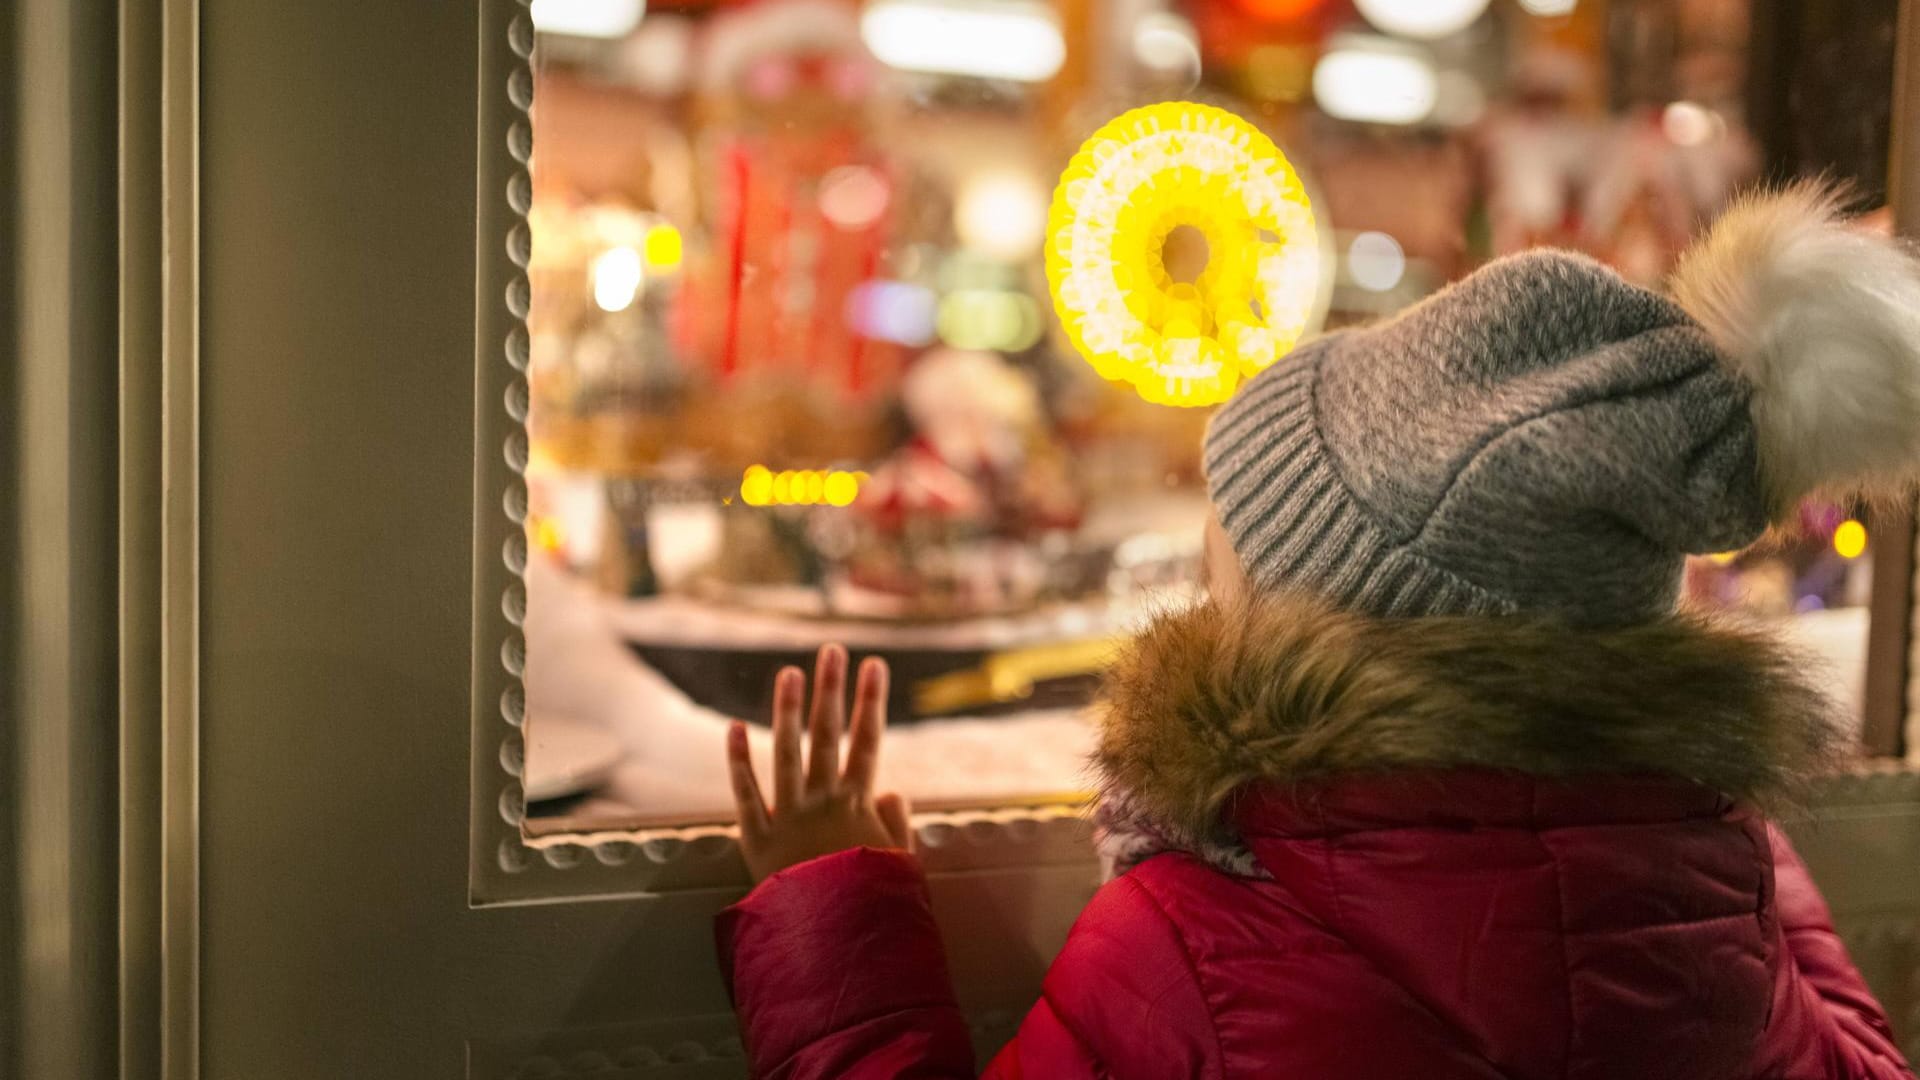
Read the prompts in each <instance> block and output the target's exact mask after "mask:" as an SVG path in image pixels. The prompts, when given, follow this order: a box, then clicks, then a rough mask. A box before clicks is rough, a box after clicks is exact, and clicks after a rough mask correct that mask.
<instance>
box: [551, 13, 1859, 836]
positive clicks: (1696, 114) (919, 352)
mask: <svg viewBox="0 0 1920 1080" xmlns="http://www.w3.org/2000/svg"><path fill="white" fill-rule="evenodd" d="M533 15H534V19H535V22H536V25H537V26H538V27H539V29H540V33H539V36H538V47H537V50H536V54H535V57H536V59H535V83H534V94H533V102H534V104H533V110H532V116H533V132H534V145H533V154H532V180H533V199H532V208H531V211H530V213H529V215H528V217H529V223H530V227H531V236H532V252H531V262H530V266H529V276H530V282H531V286H532V302H531V308H530V314H529V317H528V332H529V340H530V343H531V347H530V350H529V352H530V358H529V361H530V362H529V370H528V380H529V388H530V397H531V406H530V416H529V421H528V429H529V440H530V441H529V446H530V452H529V463H528V466H527V470H526V482H527V492H528V516H527V529H528V547H529V550H530V556H529V559H528V568H527V578H528V609H529V610H528V614H527V621H526V634H527V649H528V660H527V668H526V671H527V696H526V719H527V724H526V762H525V772H524V776H523V783H524V788H525V794H526V798H527V812H526V817H525V826H524V827H525V829H526V830H527V832H528V833H529V834H530V835H531V836H533V837H536V838H539V837H553V836H558V835H564V834H577V833H579V832H583V831H596V830H617V829H631V828H636V827H646V826H650V825H662V824H684V823H690V822H699V821H719V820H722V819H723V818H724V817H725V816H726V808H727V794H726V786H725V783H724V780H723V775H722V754H721V739H722V735H723V730H724V723H725V721H726V719H727V718H731V717H739V718H742V719H746V720H748V721H750V722H752V723H754V724H756V725H764V722H765V716H766V706H767V699H768V696H769V693H770V686H771V679H772V675H773V673H774V671H775V670H776V669H777V668H778V667H779V666H781V665H783V664H787V663H804V662H805V661H806V659H807V658H808V657H810V655H811V654H812V652H813V650H814V649H815V648H816V647H817V646H818V645H819V644H820V643H822V642H825V641H843V642H845V643H846V644H847V645H848V646H849V647H850V648H851V650H852V651H853V653H854V654H855V656H856V657H858V656H860V655H863V654H868V653H877V654H880V655H884V656H886V657H887V658H888V659H889V660H890V661H891V662H892V664H893V666H894V671H895V681H894V697H893V701H892V715H893V724H894V726H895V735H894V737H893V738H892V739H891V741H890V742H889V744H888V748H887V755H886V765H885V770H886V774H887V775H886V776H885V777H883V782H885V783H887V784H888V785H890V786H894V787H898V788H901V789H903V790H905V791H906V792H907V793H908V794H909V795H910V796H912V797H913V798H914V799H915V801H916V803H917V804H918V805H919V806H921V807H923V808H939V807H966V806H1004V805H1009V804H1017V803H1022V802H1028V803H1031V802H1037V801H1047V800H1061V799H1070V798H1072V797H1074V795H1075V793H1076V791H1077V789H1078V788H1079V787H1080V785H1081V782H1082V775H1083V773H1082V759H1083V757H1084V754H1085V752H1086V750H1087V748H1088V747H1089V745H1090V742H1091V728H1090V727H1089V724H1088V721H1087V719H1086V712H1085V708H1084V706H1085V705H1086V703H1087V701H1088V700H1089V695H1090V693H1091V690H1092V688H1093V686H1094V685H1095V683H1096V681H1097V673H1098V668H1099V662H1100V658H1101V657H1102V656H1103V655H1104V652H1105V649H1106V648H1107V647H1108V646H1109V644H1110V642H1111V641H1113V640H1114V639H1115V638H1117V637H1119V636H1120V635H1124V634H1126V633H1127V632H1128V631H1129V629H1130V628H1131V627H1132V626H1134V625H1136V624H1137V623H1138V621H1139V620H1140V619H1142V618H1144V617H1146V616H1147V615H1148V614H1150V613H1151V612H1152V611H1154V610H1156V609H1157V608H1158V607H1159V606H1162V605H1166V604H1170V603H1180V602H1183V600H1184V599H1185V598H1188V597H1191V596H1192V595H1194V594H1195V592H1196V590H1197V588H1198V581H1197V569H1198V556H1199V536H1200V527H1201V524H1202V521H1203V518H1204V514H1205V510H1206V503H1205V498H1204V495H1203V491H1202V486H1201V475H1200V461H1199V439H1200V435H1201V432H1202V431H1203V429H1204V426H1205V423H1206V419H1207V415H1208V412H1209V410H1208V409H1207V408H1205V407H1192V406H1181V405H1169V404H1160V403H1156V402H1153V401H1149V400H1147V399H1146V398H1145V397H1143V396H1142V394H1141V393H1139V392H1138V388H1137V387H1135V386H1132V385H1129V384H1128V383H1126V382H1125V381H1124V380H1119V381H1109V380H1107V379H1105V378H1102V376H1101V373H1100V372H1098V371H1096V370H1095V369H1094V368H1093V367H1092V366H1091V365H1089V364H1088V363H1086V362H1084V361H1083V360H1082V359H1081V358H1080V357H1079V356H1078V355H1077V354H1076V352H1075V350H1074V348H1073V347H1072V345H1071V343H1070V342H1069V340H1068V338H1067V336H1066V335H1065V334H1064V333H1063V331H1062V328H1061V325H1060V323H1059V320H1058V319H1056V317H1055V315H1054V309H1053V301H1052V299H1051V297H1050V294H1049V289H1048V283H1047V276H1046V270H1045V265H1044V258H1043V245H1044V240H1045V234H1046V230H1047V228H1048V220H1049V219H1048V210H1049V200H1050V199H1051V197H1052V189H1053V187H1054V184H1055V182H1056V180H1057V179H1058V178H1059V176H1060V174H1061V171H1062V169H1063V168H1065V167H1066V166H1067V164H1068V162H1069V161H1070V159H1071V157H1072V155H1073V152H1074V150H1075V148H1076V147H1077V146H1078V145H1079V144H1080V142H1081V140H1083V139H1085V138H1086V137H1087V136H1088V135H1089V134H1090V133H1091V132H1093V131H1094V130H1095V129H1097V128H1099V127H1100V125H1102V124H1103V123H1105V122H1106V121H1107V120H1109V119H1110V118H1112V117H1114V116H1116V115H1118V114H1120V113H1122V112H1124V111H1126V110H1128V109H1131V108H1135V107H1138V106H1142V105H1147V104H1151V103H1154V102H1161V101H1180V100H1185V101H1194V102H1202V103H1207V104H1210V105H1213V106H1216V107H1219V108H1223V109H1226V110H1228V111H1229V112H1232V113H1234V114H1236V115H1237V116H1239V117H1241V118H1244V119H1245V120H1246V121H1248V122H1249V123H1251V124H1252V125H1254V126H1255V127H1256V128H1258V129H1259V130H1260V131H1261V132H1263V133H1264V134H1265V135H1266V136H1267V137H1269V138H1271V139H1272V140H1273V141H1274V143H1275V144H1276V145H1277V146H1278V147H1279V148H1280V150H1281V151H1282V152H1283V153H1284V154H1285V155H1286V157H1287V159H1288V160H1289V161H1291V162H1292V164H1293V166H1294V168H1295V169H1297V171H1298V174H1299V176H1300V178H1301V180H1302V183H1303V186H1304V188H1305V190H1306V191H1307V192H1308V193H1309V194H1310V196H1311V199H1312V203H1313V207H1312V209H1313V215H1314V219H1315V221H1316V222H1317V224H1318V228H1319V231H1320V239H1319V242H1320V243H1321V244H1322V245H1323V249H1324V252H1325V255H1326V257H1325V258H1324V259H1322V260H1321V261H1320V264H1319V265H1320V271H1319V272H1320V274H1321V277H1320V278H1319V279H1318V281H1317V284H1318V286H1319V287H1320V288H1319V291H1318V294H1317V295H1318V301H1317V302H1316V303H1314V304H1312V305H1310V306H1311V308H1312V310H1311V312H1310V317H1309V318H1308V320H1307V322H1308V325H1307V326H1306V327H1305V328H1304V329H1305V332H1306V333H1309V334H1311V333H1315V332H1319V331H1323V330H1326V329H1330V328H1337V327H1339V326H1342V325H1346V324H1351V323H1355V322H1360V321H1366V320H1373V319H1379V318H1384V317H1390V316H1391V315H1392V314H1393V313H1394V312H1396V311H1398V310H1400V309H1402V308H1404V307H1406V306H1407V305H1410V304H1412V303H1415V302H1417V301H1418V300H1419V299H1420V298H1421V297H1423V296H1425V295H1427V294H1428V293H1431V292H1432V291H1434V290H1436V289H1438V288H1440V287H1442V286H1444V285H1445V284H1446V283H1447V282H1449V281H1451V280H1455V279H1457V278H1459V277H1461V276H1462V275H1464V274H1466V273H1468V272H1469V271H1471V270H1472V269H1473V268H1474V267H1475V266H1477V265H1479V264H1481V263H1483V262H1485V261H1486V260H1488V259H1490V258H1493V257H1496V256H1498V255H1500V254H1503V253H1506V252H1510V251H1514V250H1518V249H1521V248H1524V247H1528V246H1532V245H1540V244H1555V245H1561V246H1567V247H1573V248H1578V249H1581V250H1584V251H1587V252H1589V253H1591V254H1593V255H1595V256H1597V257H1599V258H1601V259H1603V260H1605V261H1607V262H1609V263H1610V264H1612V265H1613V266H1615V267H1616V268H1618V269H1619V270H1620V271H1621V272H1622V273H1623V274H1625V275H1626V276H1628V277H1629V278H1631V279H1633V280H1635V281H1638V282H1641V283H1643V284H1647V285H1650V286H1655V285H1658V284H1659V283H1660V281H1661V280H1662V278H1663V277H1664V275H1665V274H1666V272H1667V270H1668V268H1669V267H1670V266H1671V264H1672V262H1673V260H1674V258H1675V257H1676V255H1677V254H1678V252H1679V251H1680V250H1681V249H1682V248H1683V247H1684V246H1685V244H1686V243H1687V242H1688V239H1689V235H1690V232H1691V230H1692V229H1694V228H1695V227H1696V226H1697V224H1698V223H1699V222H1701V221H1702V220H1704V219H1707V218H1709V217H1711V215H1712V214H1713V213H1714V212H1715V211H1716V210H1717V209H1718V208H1719V207H1720V206H1721V205H1722V204H1723V203H1724V202H1725V201H1726V200H1727V199H1728V198H1729V197H1730V195H1731V194H1732V193H1733V192H1734V191H1735V190H1736V189H1737V188H1738V187H1739V186H1740V185H1742V184H1743V183H1745V182H1747V181H1749V180H1752V179H1754V178H1755V177H1757V176H1759V175H1760V174H1761V172H1762V171H1763V166H1764V165H1765V161H1764V160H1763V153H1762V141H1761V140H1759V139H1757V138H1756V137H1754V136H1753V135H1750V134H1749V128H1750V125H1749V123H1748V120H1747V115H1748V105H1749V102H1748V100H1747V95H1746V87H1747V83H1748V80H1747V77H1746V73H1747V65H1748V62H1749V48H1750V42H1752V41H1753V40H1754V34H1753V33H1752V30H1751V27H1750V26H1749V10H1748V5H1747V4H1746V3H1745V2H1744V0H1674V2H1660V3H1654V2H1644V0H1642V2H1623V0H1614V2H1613V3H1610V4H1606V5H1601V4H1597V3H1588V2H1586V0H1518V2H1513V3H1508V2H1499V3H1488V2H1487V0H1477V2H1476V0H1445V2H1442V0H1418V2H1414V0H1363V2H1361V3H1358V4H1357V5H1350V4H1347V3H1344V2H1334V0H1196V2H1193V3H1187V4H1178V3H1173V4H1170V3H1166V2H1164V0H1109V2H1101V3H1093V2H1091V0H1052V2H1049V0H992V2H988V0H866V2H864V3H853V2H840V0H753V2H750V3H725V4H716V3H707V2H702V0H680V2H676V3H655V4H654V5H651V6H647V7H645V8H644V9H643V8H642V6H641V5H640V4H638V3H632V4H622V3H613V2H611V0H606V2H601V3H588V2H586V0H573V2H569V0H535V3H534V5H533ZM1181 243H1188V242H1187V241H1185V240H1181V241H1175V242H1174V243H1173V245H1172V246H1170V247H1169V249H1168V251H1167V253H1166V255H1167V258H1168V260H1169V265H1170V266H1171V265H1172V263H1173V262H1177V261H1179V260H1181V259H1191V260H1194V261H1195V263H1196V266H1204V265H1205V261H1206V260H1207V259H1208V258H1210V257H1212V254H1213V253H1211V252H1209V251H1207V250H1206V245H1205V244H1204V243H1203V242H1202V243H1199V244H1197V245H1194V244H1191V243H1188V249H1189V250H1186V251H1185V253H1184V254H1183V253H1182V252H1181V251H1175V250H1173V248H1174V247H1178V246H1179V244H1181ZM1196 272H1197V271H1196ZM1256 314H1260V315H1261V316H1262V317H1264V316H1265V313H1263V312H1257V313H1256ZM1801 525H1802V528H1801V529H1800V530H1799V533H1798V534H1797V535H1796V536H1795V537H1794V538H1792V539H1787V540H1780V541H1775V542H1773V543H1771V544H1769V545H1767V546H1764V547H1761V548H1756V549H1754V550H1751V551H1746V552H1725V553H1717V554H1713V555H1711V556H1710V557H1703V558H1701V559H1698V560H1696V561H1695V562H1694V563H1693V565H1691V566H1690V567H1689V570H1688V573H1687V578H1686V586H1685V588H1686V596H1687V599H1688V601H1689V602H1691V603H1696V604H1701V605H1706V606H1710V607H1717V608H1738V609H1745V610H1748V611H1752V612H1755V613H1758V614H1760V615H1762V616H1764V617H1767V618H1772V619H1776V620H1778V621H1779V622H1780V624H1781V626H1782V628H1783V629H1784V630H1785V631H1786V632H1788V633H1790V634H1793V635H1796V636H1798V637H1800V638H1801V639H1803V641H1804V643H1805V644H1807V645H1808V646H1810V647H1811V648H1812V649H1814V650H1815V651H1817V652H1818V653H1820V654H1822V655H1824V656H1825V657H1827V658H1828V662H1829V663H1830V664H1831V667H1832V677H1833V680H1834V686H1835V688H1836V690H1837V692H1838V693H1839V694H1840V695H1841V696H1842V697H1844V698H1846V699H1847V700H1848V701H1850V702H1855V703H1857V701H1858V696H1859V686H1860V682H1861V673H1862V671H1863V669H1864V659H1863V657H1864V645H1865V639H1866V626H1865V620H1866V599H1867V590H1868V582H1869V568H1870V566H1871V563H1872V558H1873V550H1872V546H1873V545H1872V542H1871V537H1872V536H1873V529H1872V521H1871V519H1870V518H1869V517H1868V516H1867V513H1866V511H1865V509H1864V508H1862V507H1858V506H1853V505H1846V504H1840V505H1809V506H1807V507H1806V508H1805V509H1804V510H1803V512H1802V514H1801Z"/></svg>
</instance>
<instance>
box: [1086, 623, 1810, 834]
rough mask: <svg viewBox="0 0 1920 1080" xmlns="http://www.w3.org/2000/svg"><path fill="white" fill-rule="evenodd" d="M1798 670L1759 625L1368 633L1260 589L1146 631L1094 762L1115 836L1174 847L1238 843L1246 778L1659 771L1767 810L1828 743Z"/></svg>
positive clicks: (1110, 699)
mask: <svg viewBox="0 0 1920 1080" xmlns="http://www.w3.org/2000/svg"><path fill="white" fill-rule="evenodd" d="M1807 671H1808V664H1807V663H1806V662H1805V661H1804V660H1803V659H1802V658H1800V657H1799V656H1797V655H1796V654H1794V653H1793V652H1792V651H1791V650H1788V649H1786V648H1784V647H1783V646H1782V645H1781V644H1779V643H1778V642H1777V641H1775V640H1774V639H1773V638H1772V637H1770V636H1769V635H1767V634H1765V633H1763V632H1761V631H1759V630H1757V629H1754V628H1751V627H1746V626H1741V625H1739V624H1735V623H1732V622H1724V621H1716V620H1709V619H1706V618H1702V617H1698V616H1692V615H1676V616H1673V617H1671V618H1667V619H1662V620H1659V621H1656V622H1652V623H1646V624H1641V625H1636V626H1629V627H1623V628H1613V629H1591V628H1579V627H1574V626H1570V625H1567V624H1565V623H1562V622H1558V621H1554V620H1548V619H1534V618H1524V617H1436V618H1420V619H1375V618H1368V617H1364V616H1359V615H1354V614H1349V613H1345V612H1341V611H1337V610H1335V609H1333V608H1331V607H1329V606H1327V605H1325V604H1323V603H1320V602H1317V601H1314V600H1311V599H1308V598H1304V597H1300V596H1294V595H1287V594H1267V595H1262V596H1259V597H1257V598H1255V599H1253V600H1250V601H1247V602H1244V603H1238V604H1233V605H1225V606H1223V605H1219V604H1215V603H1211V602H1208V603H1202V604H1198V605H1196V606H1194V607H1192V608H1189V609H1186V610H1184V611H1179V612H1175V613H1171V614H1167V615H1164V616H1161V617H1160V618H1159V619H1157V620H1156V621H1155V622H1154V623H1153V624H1152V625H1151V626H1149V627H1148V628H1147V629H1146V631H1145V632H1144V633H1142V634H1141V635H1139V637H1138V638H1136V639H1135V640H1134V641H1133V643H1132V644H1131V645H1130V646H1129V647H1128V648H1126V649H1125V650H1124V651H1123V653H1122V655H1121V656H1120V658H1119V659H1118V661H1117V662H1116V663H1115V664H1114V666H1113V667H1112V669H1111V670H1110V672H1109V674H1108V676H1107V682H1106V689H1105V695H1104V708H1103V714H1104V715H1103V719H1102V724H1103V728H1102V732H1101V735H1100V739H1099V745H1098V748H1097V750H1096V752H1095V756H1094V767H1095V770H1096V772H1097V774H1098V778H1099V781H1100V787H1101V790H1102V792H1103V807H1102V813H1103V816H1105V817H1106V819H1107V823H1108V825H1109V826H1111V825H1112V823H1113V820H1114V819H1115V818H1116V817H1124V818H1126V819H1128V820H1130V821H1132V822H1134V823H1136V824H1137V823H1138V822H1140V821H1145V822H1148V823H1151V825H1152V826H1153V827H1154V829H1156V830H1157V831H1159V832H1160V833H1161V834H1162V839H1166V840H1170V842H1171V845H1172V846H1179V847H1196V846H1205V845H1228V846H1230V847H1231V846H1235V845H1234V838H1233V837H1232V836H1231V834H1230V829H1229V827H1228V826H1227V824H1226V822H1225V819H1226V816H1227V814H1226V811H1227V809H1228V805H1227V804H1228V802H1229V800H1230V799H1232V797H1233V796H1234V794H1235V793H1236V792H1238V791H1241V790H1243V789H1244V788H1245V787H1246V786H1247V785H1249V784H1252V783H1255V782H1259V781H1266V782H1278V783H1292V782H1296V781H1304V780H1310V779H1316V778H1324V777H1329V776H1333V775H1337V774H1343V773H1359V772H1382V771H1392V770H1408V769H1434V768H1456V767H1457V768H1479V769H1493V770H1502V771H1511V772H1518V773H1524V774H1529V775H1534V776H1551V777H1565V776H1578V775H1592V774H1623V775H1629V774H1630V775H1664V776H1671V777H1677V778H1682V779H1685V780H1690V781H1694V782H1697V783H1699V784H1701V785H1704V786H1706V787H1709V788H1712V789H1714V790H1716V791H1718V792H1720V793H1722V794H1724V795H1727V796H1730V797H1733V798H1735V799H1739V800H1743V801H1748V802H1752V803H1755V804H1757V805H1759V806H1761V807H1763V808H1777V807H1778V806H1780V805H1781V804H1782V803H1783V802H1790V801H1791V800H1792V798H1793V795H1794V792H1795V790H1796V788H1797V787H1798V785H1799V784H1800V782H1801V781H1802V780H1803V779H1804V778H1805V777H1807V776H1808V775H1810V774H1811V773H1813V772H1815V771H1817V770H1818V769H1819V768H1820V766H1821V765H1822V763H1823V762H1824V761H1826V760H1827V759H1828V758H1829V757H1830V755H1832V754H1833V753H1834V752H1835V750H1836V747H1837V746H1838V743H1839V740H1838V738H1837V734H1836V733H1837V728H1836V725H1835V723H1834V710H1833V708H1832V706H1831V704H1830V702H1829V700H1828V699H1827V697H1826V696H1825V694H1823V693H1822V692H1821V691H1820V690H1818V689H1816V688H1815V687H1814V686H1813V685H1812V684H1811V683H1810V682H1808V681H1807V678H1808V677H1807ZM1213 861H1215V862H1216V863H1221V862H1225V863H1228V864H1229V865H1230V864H1231V863H1232V859H1231V858H1230V857H1229V858H1224V859H1222V858H1216V859H1213Z"/></svg>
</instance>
